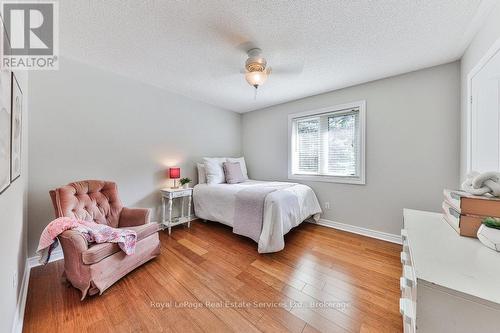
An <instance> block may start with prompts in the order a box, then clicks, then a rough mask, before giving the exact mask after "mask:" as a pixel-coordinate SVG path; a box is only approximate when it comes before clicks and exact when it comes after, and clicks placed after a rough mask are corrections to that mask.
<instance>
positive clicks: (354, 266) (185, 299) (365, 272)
mask: <svg viewBox="0 0 500 333" xmlns="http://www.w3.org/2000/svg"><path fill="white" fill-rule="evenodd" d="M160 238H161V242H162V254H161V255H160V256H159V257H158V258H156V259H154V260H152V261H150V262H149V263H147V264H145V265H144V266H142V267H140V268H138V269H136V270H135V271H133V272H132V273H130V274H128V275H127V276H126V277H125V278H123V279H122V280H120V281H119V282H117V283H116V284H115V285H113V286H112V287H111V288H109V289H108V290H107V291H106V292H105V293H104V294H103V295H102V296H97V297H90V298H88V299H86V300H85V301H83V302H81V301H80V296H79V293H78V292H77V290H76V289H74V288H72V287H67V286H66V285H65V284H63V283H61V280H60V276H61V274H62V271H63V264H62V261H59V262H54V263H51V264H48V265H47V266H45V267H36V268H33V269H32V272H31V277H30V283H29V292H28V299H27V305H26V313H25V317H24V332H36V333H41V332H73V331H75V332H76V331H78V332H99V333H101V332H234V331H238V332H287V331H288V332H304V333H305V332H318V331H321V332H401V331H402V322H401V316H400V314H399V276H400V275H401V265H400V261H399V253H400V251H401V246H399V245H396V244H391V243H387V242H383V241H379V240H375V239H371V238H367V237H363V236H358V235H354V234H350V233H346V232H342V231H337V230H334V229H330V228H326V227H321V226H317V225H313V224H309V223H303V224H302V225H301V226H299V227H297V228H295V229H294V230H292V231H291V232H290V233H289V234H288V235H287V236H286V246H285V250H283V251H281V252H278V253H273V254H265V255H259V254H258V253H257V245H256V244H255V243H254V242H252V241H251V240H249V239H246V238H244V237H240V236H237V235H234V234H232V232H231V229H230V228H228V227H226V226H223V225H221V224H218V223H214V222H207V223H203V222H199V221H196V222H195V223H193V224H192V226H191V228H190V229H187V228H185V227H182V226H181V227H176V228H175V229H174V230H173V231H172V235H171V236H170V237H169V236H168V233H166V232H162V233H161V235H160Z"/></svg>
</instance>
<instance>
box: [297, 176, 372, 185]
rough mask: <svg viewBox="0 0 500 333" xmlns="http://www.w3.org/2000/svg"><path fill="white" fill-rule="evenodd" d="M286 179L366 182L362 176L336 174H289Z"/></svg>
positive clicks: (351, 182) (341, 182)
mask: <svg viewBox="0 0 500 333" xmlns="http://www.w3.org/2000/svg"><path fill="white" fill-rule="evenodd" d="M288 179H293V180H305V181H311V182H326V183H340V184H356V185H365V184H366V182H365V179H364V177H336V176H320V175H296V174H289V175H288Z"/></svg>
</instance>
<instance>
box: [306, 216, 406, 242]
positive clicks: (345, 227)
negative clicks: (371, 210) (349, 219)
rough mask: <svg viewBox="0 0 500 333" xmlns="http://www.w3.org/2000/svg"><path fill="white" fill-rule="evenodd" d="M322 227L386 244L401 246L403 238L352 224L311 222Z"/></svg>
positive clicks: (322, 221) (325, 221)
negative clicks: (378, 240)
mask: <svg viewBox="0 0 500 333" xmlns="http://www.w3.org/2000/svg"><path fill="white" fill-rule="evenodd" d="M311 223H315V224H319V225H322V226H324V227H329V228H334V229H338V230H342V231H347V232H352V233H353V234H358V235H363V236H367V237H371V238H376V239H380V240H383V241H386V242H391V243H396V244H401V243H402V242H401V236H400V235H395V234H389V233H387V232H383V231H378V230H372V229H367V228H363V227H358V226H355V225H351V224H345V223H340V222H335V221H330V220H326V219H320V220H319V221H318V222H311Z"/></svg>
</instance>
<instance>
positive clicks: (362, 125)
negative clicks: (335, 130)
mask: <svg viewBox="0 0 500 333" xmlns="http://www.w3.org/2000/svg"><path fill="white" fill-rule="evenodd" d="M352 109H358V110H359V111H358V112H359V116H358V117H359V120H358V121H359V129H358V140H359V151H358V160H359V165H358V166H357V167H358V168H359V175H357V176H329V175H321V174H320V175H314V174H294V173H293V170H292V159H293V153H294V151H293V150H294V148H295V147H294V143H295V131H294V120H295V119H297V118H308V117H311V118H312V117H321V116H322V115H325V114H332V113H338V114H342V113H348V112H351V110H352ZM365 147H366V101H365V100H361V101H356V102H351V103H345V104H339V105H334V106H329V107H325V108H321V109H314V110H309V111H303V112H298V113H292V114H289V115H288V179H293V180H305V181H317V182H330V183H341V184H358V185H365V184H366V172H365V171H366V156H365V153H366V149H365Z"/></svg>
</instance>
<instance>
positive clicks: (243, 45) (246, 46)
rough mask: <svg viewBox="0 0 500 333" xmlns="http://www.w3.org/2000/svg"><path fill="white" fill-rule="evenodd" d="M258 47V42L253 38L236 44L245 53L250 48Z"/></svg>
mask: <svg viewBox="0 0 500 333" xmlns="http://www.w3.org/2000/svg"><path fill="white" fill-rule="evenodd" d="M256 48H258V47H257V43H256V42H254V41H251V40H247V41H245V42H243V43H239V44H238V45H236V49H238V50H239V51H241V52H243V53H247V52H248V50H251V49H256Z"/></svg>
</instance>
